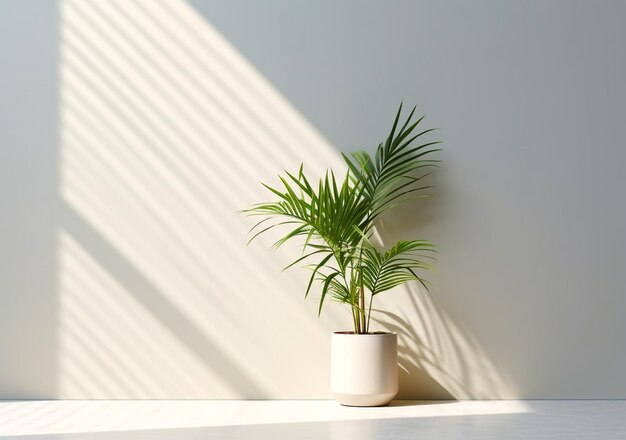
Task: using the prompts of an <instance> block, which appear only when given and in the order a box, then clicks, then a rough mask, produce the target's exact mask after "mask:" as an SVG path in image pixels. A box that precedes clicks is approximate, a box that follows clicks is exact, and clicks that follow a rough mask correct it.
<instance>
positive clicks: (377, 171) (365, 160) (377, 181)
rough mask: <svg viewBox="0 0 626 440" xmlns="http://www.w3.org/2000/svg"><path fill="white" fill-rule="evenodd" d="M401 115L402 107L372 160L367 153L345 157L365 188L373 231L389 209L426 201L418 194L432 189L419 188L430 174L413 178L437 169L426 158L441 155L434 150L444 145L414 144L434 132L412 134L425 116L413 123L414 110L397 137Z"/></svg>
mask: <svg viewBox="0 0 626 440" xmlns="http://www.w3.org/2000/svg"><path fill="white" fill-rule="evenodd" d="M401 113H402V104H400V108H399V109H398V113H397V114H396V118H395V120H394V122H393V127H392V129H391V132H390V133H389V136H388V137H387V140H386V141H385V143H384V144H379V145H378V148H377V150H376V154H375V156H374V158H373V159H372V158H371V157H370V155H369V154H368V153H366V152H364V151H358V152H356V153H353V154H352V159H351V158H350V157H348V156H347V155H345V154H343V158H344V160H345V162H346V164H347V165H348V167H349V169H350V170H351V171H352V174H353V176H354V180H355V182H356V181H358V182H360V184H361V185H363V187H364V191H363V192H364V196H365V197H366V198H367V199H368V203H369V204H370V208H371V212H370V218H369V220H370V223H371V224H370V225H369V226H370V227H371V226H373V224H374V222H375V220H376V218H377V217H378V216H379V215H380V214H382V213H383V212H385V211H387V210H388V209H391V208H393V207H394V206H397V205H398V204H400V203H402V202H404V201H406V200H407V199H409V198H412V197H415V196H418V197H423V195H421V196H420V195H419V192H421V191H423V190H426V189H429V188H430V186H420V181H421V180H422V179H423V178H424V177H426V176H427V175H428V173H425V174H422V175H420V176H415V175H414V174H415V172H417V171H418V170H422V169H426V168H431V167H435V166H437V163H438V161H436V160H428V159H426V156H427V155H429V154H432V153H434V152H437V151H440V149H438V148H432V147H433V146H434V145H437V144H439V143H441V142H440V141H432V142H425V143H421V144H419V145H414V144H413V143H414V142H415V141H417V140H418V139H420V138H421V137H422V136H424V135H426V134H428V133H430V132H432V131H434V130H435V129H434V128H430V129H427V130H422V131H420V132H419V133H417V134H413V132H414V131H415V129H416V128H417V127H418V125H419V124H420V122H422V120H423V119H424V117H423V116H422V117H421V118H419V119H418V120H417V121H416V122H414V123H411V121H412V118H413V115H414V113H415V107H414V108H413V110H412V111H411V113H410V114H409V116H408V118H407V119H406V121H405V123H404V125H403V126H402V127H401V128H400V130H399V131H398V132H397V133H396V129H397V127H398V121H399V119H400V114H401ZM416 193H417V194H416Z"/></svg>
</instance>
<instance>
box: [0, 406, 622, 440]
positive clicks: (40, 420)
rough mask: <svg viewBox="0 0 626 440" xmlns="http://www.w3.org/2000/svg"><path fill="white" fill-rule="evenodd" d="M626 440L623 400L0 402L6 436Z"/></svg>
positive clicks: (0, 435) (0, 429)
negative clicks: (354, 404)
mask: <svg viewBox="0 0 626 440" xmlns="http://www.w3.org/2000/svg"><path fill="white" fill-rule="evenodd" d="M413 438H415V439H420V440H428V439H438V440H448V439H464V440H467V439H532V438H537V439H626V401H621V400H613V401H609V400H596V401H593V400H578V401H566V400H561V401H546V400H540V401H453V402H441V401H437V402H422V401H394V402H392V404H391V405H390V406H387V407H380V408H348V407H342V406H339V405H338V404H336V403H335V402H333V401H325V400H308V401H306V400H298V401H285V400H281V401H206V400H205V401H180V400H179V401H171V400H164V401H0V439H24V440H25V439H41V440H44V439H68V440H79V439H87V440H91V439H93V440H95V439H98V440H110V439H128V440H138V439H157V440H159V439H177V440H187V439H272V440H273V439H277V440H282V439H298V440H308V439H316V440H323V439H337V440H339V439H341V440H350V439H359V440H370V439H413Z"/></svg>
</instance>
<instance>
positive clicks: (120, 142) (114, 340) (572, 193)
mask: <svg viewBox="0 0 626 440" xmlns="http://www.w3.org/2000/svg"><path fill="white" fill-rule="evenodd" d="M0 17H1V18H0V20H1V21H2V26H0V29H1V31H0V32H1V34H0V48H1V49H2V52H1V54H2V57H3V60H6V64H5V65H6V66H8V68H4V69H2V70H1V71H0V84H1V90H2V94H1V95H0V97H1V99H2V102H3V105H2V110H1V111H2V113H1V114H2V118H1V119H0V128H1V131H0V132H1V133H2V136H3V138H2V139H1V142H0V154H1V155H2V156H1V157H2V161H1V162H0V167H1V168H2V170H1V171H2V173H1V177H0V178H1V179H2V185H1V186H2V189H1V190H0V191H2V192H1V193H0V194H2V203H3V204H2V220H1V221H2V224H1V225H2V229H1V231H0V234H2V237H1V238H2V243H7V245H3V246H2V248H1V249H0V263H1V265H0V267H1V269H0V270H2V276H1V277H0V397H3V398H22V397H58V398H240V397H242V398H320V397H327V396H328V389H327V387H328V368H327V367H328V339H329V333H330V332H331V331H332V330H334V329H341V328H344V327H347V326H348V325H349V319H348V317H349V315H348V313H347V311H345V310H342V309H341V308H340V307H339V306H337V305H335V304H329V307H327V308H326V310H325V311H324V313H323V315H322V317H321V318H320V319H318V318H317V317H316V306H317V304H316V301H315V300H316V298H311V299H310V300H308V301H303V300H302V292H303V289H304V284H305V281H306V274H305V273H301V272H300V271H290V272H284V273H281V272H280V269H281V268H282V267H283V266H284V265H285V264H286V263H287V262H288V261H289V260H290V258H291V257H292V256H293V255H294V252H296V250H295V249H293V248H287V249H285V250H281V251H278V252H273V251H270V250H268V249H267V248H268V244H269V243H270V240H269V238H268V239H266V240H264V241H261V242H259V243H256V244H253V245H251V246H249V247H246V246H245V238H244V236H245V232H246V228H247V226H249V225H250V222H249V221H248V220H247V219H245V218H242V217H240V216H237V215H236V214H235V212H236V211H237V210H238V209H241V208H244V207H246V206H248V205H250V204H251V203H253V202H256V201H262V200H264V199H265V198H266V197H267V195H266V193H265V192H264V191H262V188H260V186H259V185H258V181H259V180H263V181H268V180H269V181H271V180H272V179H273V176H274V175H275V173H276V172H278V171H279V170H281V169H283V168H289V169H293V168H295V167H296V166H297V165H298V164H299V163H300V162H301V161H303V162H305V164H307V165H309V169H310V170H311V172H312V173H313V174H319V173H321V172H322V171H323V169H324V168H325V167H326V166H328V165H331V166H335V167H339V166H341V164H340V161H339V151H351V150H354V149H356V148H366V149H373V148H374V147H375V145H376V144H377V143H378V142H379V141H380V140H382V138H383V137H384V136H385V134H386V131H387V130H388V128H389V124H390V123H391V119H392V117H393V113H394V111H395V109H396V106H397V104H398V103H399V101H400V100H404V101H405V102H406V103H407V104H414V103H416V104H418V105H419V108H420V111H421V112H423V113H426V114H427V115H428V116H427V118H426V124H427V125H429V126H437V127H441V131H440V132H439V133H438V136H439V138H441V139H442V140H443V141H444V147H445V151H444V152H443V153H442V154H441V158H442V159H443V160H444V168H443V169H442V170H441V172H440V173H439V174H438V175H437V176H436V178H435V183H436V184H437V187H438V189H437V192H436V194H435V196H434V197H433V198H432V199H430V200H428V201H426V202H424V203H420V204H418V205H414V206H410V207H406V208H402V209H400V210H398V211H396V212H395V213H394V215H392V216H390V217H389V218H387V219H386V220H385V222H384V225H383V226H384V232H383V235H384V237H385V239H386V240H388V241H392V240H394V239H396V238H399V237H413V236H417V237H424V238H428V239H430V240H431V241H433V242H435V243H437V244H438V245H439V248H440V255H439V262H438V266H439V271H438V273H437V274H436V275H434V276H432V277H431V279H432V280H433V281H434V283H435V288H434V289H433V291H432V292H431V293H430V294H429V295H426V294H425V293H424V292H419V291H418V289H417V288H416V287H415V286H410V287H409V288H408V289H399V290H398V291H397V292H392V293H389V294H387V295H386V297H385V298H384V299H383V300H381V304H380V305H381V306H384V307H385V308H386V309H387V310H388V313H386V314H381V315H380V320H379V321H380V322H379V323H378V325H379V327H380V328H388V329H394V330H397V331H399V333H400V337H401V346H402V353H401V357H402V361H401V364H402V367H403V372H402V374H401V388H402V391H401V396H402V397H410V398H449V397H455V398H516V397H526V398H624V397H626V381H624V380H623V378H622V371H623V370H624V369H626V355H625V354H624V351H623V350H622V344H620V340H621V336H622V335H623V334H624V333H625V332H626V323H625V322H624V320H623V319H622V317H621V314H622V311H623V310H624V309H625V307H626V296H625V295H624V288H623V286H624V281H626V280H625V278H626V277H625V276H624V273H623V272H621V271H620V267H619V264H620V263H621V262H622V261H624V259H625V257H626V246H625V244H626V243H625V239H624V234H623V232H622V225H623V224H624V220H625V217H626V206H624V203H623V202H622V200H623V196H621V193H622V188H623V187H624V186H625V184H626V178H625V177H624V174H623V173H621V172H620V171H621V167H622V165H623V164H624V163H625V162H626V161H625V159H626V157H625V156H626V154H625V153H624V150H623V144H624V134H623V132H622V130H621V129H622V126H623V122H624V120H625V116H626V113H625V111H624V107H625V104H624V103H625V102H626V99H625V98H626V96H625V95H626V86H624V84H623V78H624V77H625V76H626V75H625V74H626V55H625V53H624V49H623V47H622V46H623V45H622V42H623V40H624V37H626V35H625V34H626V31H624V29H623V26H622V23H623V20H624V18H626V7H625V6H624V4H623V3H619V2H610V1H601V2H594V3H593V4H591V3H587V2H570V1H553V2H515V1H510V2H500V1H498V2H496V1H493V2H489V1H481V2H472V3H467V2H435V1H429V2H400V1H395V2H384V3H383V2H373V1H372V2H361V1H359V2H356V1H354V2H352V1H346V2H340V3H336V2H288V1H272V2H263V3H259V2H254V1H245V2H243V1H235V2H208V1H207V2H205V1H200V0H194V1H191V2H184V1H182V0H181V1H178V0H176V1H174V0H171V1H168V2H158V3H154V2H147V1H146V2H143V1H141V2H125V1H124V2H123V1H114V2H95V1H93V2H92V1H65V2H62V3H61V4H60V5H59V7H58V10H56V9H55V8H53V7H52V6H50V5H48V6H46V7H41V5H40V3H38V2H19V3H17V2H15V3H14V4H12V5H7V4H6V3H5V4H2V14H0ZM5 103H9V105H5ZM313 296H315V295H313Z"/></svg>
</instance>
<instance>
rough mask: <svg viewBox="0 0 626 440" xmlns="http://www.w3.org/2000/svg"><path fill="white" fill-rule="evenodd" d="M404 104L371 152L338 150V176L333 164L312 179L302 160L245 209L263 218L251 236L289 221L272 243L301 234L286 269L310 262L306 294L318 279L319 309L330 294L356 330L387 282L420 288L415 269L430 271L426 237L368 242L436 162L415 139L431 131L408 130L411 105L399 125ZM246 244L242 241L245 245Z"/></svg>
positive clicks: (419, 190)
mask: <svg viewBox="0 0 626 440" xmlns="http://www.w3.org/2000/svg"><path fill="white" fill-rule="evenodd" d="M401 113H402V104H400V108H399V109H398V112H397V114H396V117H395V120H394V122H393V127H392V129H391V132H390V133H389V136H388V137H387V139H386V141H385V142H384V143H381V144H379V145H378V148H377V149H376V153H375V155H374V157H371V156H370V155H369V154H368V153H367V152H365V151H358V152H355V153H352V154H351V157H348V156H346V155H345V154H342V155H343V158H344V160H345V162H346V164H347V166H348V171H347V173H346V174H345V176H344V178H343V181H341V182H338V181H337V178H336V177H335V174H334V172H333V171H332V170H328V171H327V172H326V175H325V177H324V178H322V179H320V180H319V182H317V184H316V185H314V186H313V185H312V184H311V183H310V182H309V179H307V177H306V176H305V173H304V170H303V166H302V165H301V166H300V169H299V170H298V172H297V173H293V174H292V173H289V172H285V174H286V175H285V176H279V178H280V181H281V185H279V186H276V187H272V186H269V185H266V184H263V185H264V186H265V187H266V188H267V189H268V190H269V191H271V192H272V193H273V194H274V195H275V196H277V197H278V199H277V200H276V201H274V202H268V203H260V204H256V205H254V206H253V207H252V208H250V209H247V210H245V211H244V212H245V213H246V214H248V215H253V216H261V217H264V218H263V219H261V220H260V221H258V222H257V223H256V224H255V225H254V226H253V227H252V229H251V230H250V234H251V238H250V240H249V242H251V241H252V240H254V239H255V238H256V237H258V236H260V235H261V234H263V233H265V232H267V231H269V230H271V229H273V228H274V227H276V226H284V225H288V232H287V233H286V234H285V235H284V236H283V237H282V238H280V239H279V240H278V241H276V243H274V247H280V246H281V245H282V244H284V243H285V242H287V241H290V240H292V239H296V238H300V239H301V240H302V243H303V244H302V256H300V257H299V258H297V259H296V260H295V261H293V262H292V263H291V264H289V265H288V266H287V267H285V269H287V268H290V267H292V266H294V265H296V264H298V263H303V264H304V263H307V262H308V263H309V264H307V265H306V266H305V267H308V268H309V269H310V270H311V272H312V273H311V276H310V278H309V282H308V285H307V287H306V291H305V297H306V296H307V295H308V294H309V292H310V291H311V287H312V286H313V283H314V281H316V280H317V281H319V282H320V283H321V297H320V301H319V309H318V314H319V313H321V311H322V307H323V305H324V301H325V299H326V298H327V297H330V298H332V299H334V300H336V301H339V302H341V303H344V304H347V305H349V306H350V308H351V312H352V321H353V324H354V332H355V333H358V334H362V333H369V327H370V316H371V312H372V303H373V301H374V298H375V297H376V296H377V295H378V294H380V293H382V292H385V291H387V290H389V289H392V288H393V287H396V286H399V285H401V284H403V283H406V282H408V281H412V280H416V281H418V282H420V283H421V284H422V285H424V287H426V281H425V280H424V279H423V278H421V277H420V276H419V275H418V274H417V272H416V271H417V270H421V269H432V266H431V265H429V264H427V263H425V262H424V259H429V258H432V257H430V255H428V254H429V253H430V252H432V251H434V246H433V245H432V244H430V243H428V242H427V241H424V240H408V241H399V242H397V243H396V244H395V245H394V246H393V247H392V248H391V249H389V250H387V251H384V252H383V251H381V250H379V249H377V247H376V246H374V244H373V243H372V241H371V238H372V235H373V233H374V231H375V227H376V224H377V222H378V220H379V218H380V216H381V215H382V214H383V213H384V212H386V211H388V210H389V209H391V208H393V207H395V206H397V205H399V204H401V203H403V202H405V201H407V200H409V199H412V198H418V197H425V194H424V193H423V191H425V190H427V189H428V188H430V186H425V185H423V184H422V179H423V178H424V177H426V176H427V175H428V174H430V172H432V171H431V170H430V168H432V167H436V166H437V163H438V161H436V160H429V159H427V158H426V156H427V155H429V154H431V153H434V152H436V151H439V149H437V148H433V146H434V145H436V144H438V143H439V142H438V141H432V142H425V143H420V144H419V145H416V144H417V143H418V142H415V141H417V140H418V139H420V138H421V137H422V136H424V135H426V134H427V133H429V132H431V131H433V130H434V129H427V130H423V131H420V132H418V133H417V134H413V133H414V132H416V128H417V127H418V125H419V124H420V122H421V121H422V120H423V118H424V117H423V116H422V117H421V118H419V119H417V120H416V121H413V115H414V113H415V108H413V110H412V111H411V113H410V114H409V116H408V118H407V119H406V121H405V122H404V124H403V125H402V127H400V128H399V129H398V121H399V119H400V115H401ZM249 242H248V243H249Z"/></svg>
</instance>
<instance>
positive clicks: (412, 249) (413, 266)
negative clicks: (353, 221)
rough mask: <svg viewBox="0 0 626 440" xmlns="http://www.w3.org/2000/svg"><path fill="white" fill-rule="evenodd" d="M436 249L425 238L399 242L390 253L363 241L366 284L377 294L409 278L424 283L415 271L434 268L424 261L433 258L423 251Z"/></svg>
mask: <svg viewBox="0 0 626 440" xmlns="http://www.w3.org/2000/svg"><path fill="white" fill-rule="evenodd" d="M434 250H435V249H434V246H433V245H432V244H430V243H428V242H426V241H424V240H411V241H399V242H398V243H396V245H395V246H394V247H392V248H391V249H389V250H388V251H387V252H380V251H378V250H377V249H376V248H375V247H374V246H373V245H372V244H371V243H370V242H369V241H367V240H366V241H364V243H363V259H362V263H361V264H362V266H361V270H362V271H363V281H364V284H365V286H366V287H367V288H368V289H369V291H370V292H371V294H372V296H375V295H378V294H379V293H381V292H384V291H386V290H389V289H393V288H394V287H396V286H399V285H401V284H404V283H406V282H407V281H413V280H415V281H419V282H420V283H422V284H425V280H424V279H423V278H421V277H419V276H418V275H416V273H415V270H419V269H426V270H433V269H434V268H433V267H432V266H431V265H429V264H427V263H425V262H424V261H423V260H424V259H425V258H431V257H430V256H428V255H425V254H424V253H426V252H433V251H434Z"/></svg>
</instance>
